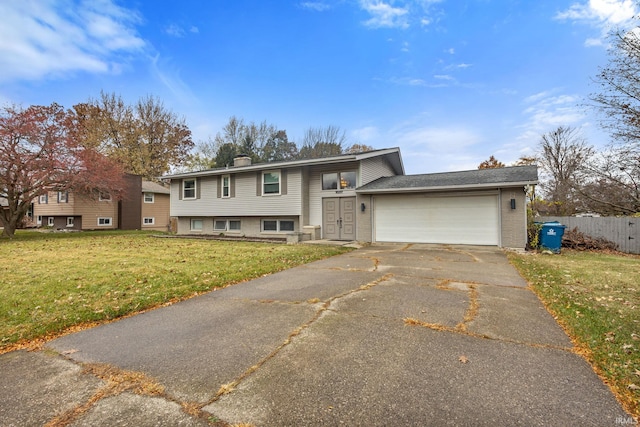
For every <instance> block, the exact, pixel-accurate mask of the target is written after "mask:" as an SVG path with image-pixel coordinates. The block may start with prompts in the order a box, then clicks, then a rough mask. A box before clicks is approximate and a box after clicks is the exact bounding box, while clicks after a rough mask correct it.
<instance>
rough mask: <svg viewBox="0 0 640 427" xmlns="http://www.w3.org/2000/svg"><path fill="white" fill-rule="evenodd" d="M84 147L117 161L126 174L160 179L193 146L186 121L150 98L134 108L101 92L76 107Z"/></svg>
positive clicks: (178, 162) (116, 97)
mask: <svg viewBox="0 0 640 427" xmlns="http://www.w3.org/2000/svg"><path fill="white" fill-rule="evenodd" d="M74 109H75V111H76V113H77V116H78V121H79V132H80V135H79V136H80V138H81V139H82V141H83V144H84V145H86V146H88V147H92V148H95V149H96V150H98V151H99V152H101V153H103V154H105V155H107V156H109V157H110V158H112V159H115V160H117V161H118V162H119V163H120V164H121V165H122V166H123V168H124V169H125V171H126V172H128V173H131V174H135V175H141V176H143V177H144V178H146V179H148V180H157V179H158V178H159V177H160V176H162V175H164V174H166V173H167V172H169V170H170V169H171V167H172V166H177V165H180V164H181V163H182V162H184V161H185V160H186V159H187V158H188V156H189V152H190V150H191V148H192V147H193V146H194V144H193V141H192V139H191V131H190V130H189V128H188V126H187V125H186V122H185V120H184V119H181V118H178V116H176V114H175V113H173V112H172V111H170V110H168V109H167V108H166V107H165V106H164V104H163V103H162V101H160V100H159V99H157V98H155V97H153V96H147V97H144V98H141V99H140V100H138V102H137V103H136V104H134V105H128V104H126V103H125V102H124V101H123V100H122V98H121V97H120V96H116V95H115V94H107V93H104V92H102V93H101V94H100V97H99V98H98V99H95V100H93V99H91V100H89V101H88V102H87V103H83V104H78V105H75V106H74Z"/></svg>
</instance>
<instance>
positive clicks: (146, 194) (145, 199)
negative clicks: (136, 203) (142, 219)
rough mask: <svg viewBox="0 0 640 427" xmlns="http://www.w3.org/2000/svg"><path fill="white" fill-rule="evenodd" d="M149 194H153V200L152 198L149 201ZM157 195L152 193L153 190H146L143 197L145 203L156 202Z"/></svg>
mask: <svg viewBox="0 0 640 427" xmlns="http://www.w3.org/2000/svg"><path fill="white" fill-rule="evenodd" d="M147 196H151V200H150V201H147ZM155 196H156V195H155V193H151V192H149V191H145V192H144V193H143V196H142V199H143V201H144V202H145V203H154V202H155V200H156V197H155Z"/></svg>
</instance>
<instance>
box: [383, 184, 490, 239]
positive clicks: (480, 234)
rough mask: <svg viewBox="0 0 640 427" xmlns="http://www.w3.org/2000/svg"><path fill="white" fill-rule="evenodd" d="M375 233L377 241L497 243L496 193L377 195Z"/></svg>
mask: <svg viewBox="0 0 640 427" xmlns="http://www.w3.org/2000/svg"><path fill="white" fill-rule="evenodd" d="M375 233H376V234H375V236H376V241H379V242H414V243H450V244H474V245H497V244H498V236H499V233H498V202H497V196H495V195H482V196H464V197H463V196H453V197H425V196H424V195H405V196H377V197H376V199H375Z"/></svg>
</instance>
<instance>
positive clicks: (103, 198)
mask: <svg viewBox="0 0 640 427" xmlns="http://www.w3.org/2000/svg"><path fill="white" fill-rule="evenodd" d="M98 200H100V201H101V202H110V201H111V193H102V192H101V193H100V195H99V196H98ZM99 225H100V224H99ZM109 225H111V224H109Z"/></svg>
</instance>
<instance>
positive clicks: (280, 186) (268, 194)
mask: <svg viewBox="0 0 640 427" xmlns="http://www.w3.org/2000/svg"><path fill="white" fill-rule="evenodd" d="M268 173H272V174H277V175H278V192H277V193H265V192H264V185H265V182H264V176H265V175H266V174H268ZM271 184H273V183H271ZM281 193H282V173H280V169H276V170H270V171H264V172H262V195H263V196H266V197H269V196H279V195H281Z"/></svg>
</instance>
